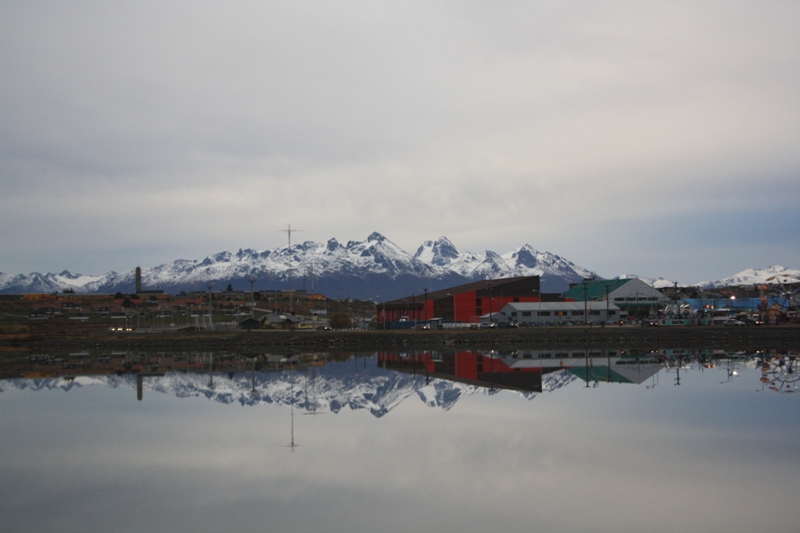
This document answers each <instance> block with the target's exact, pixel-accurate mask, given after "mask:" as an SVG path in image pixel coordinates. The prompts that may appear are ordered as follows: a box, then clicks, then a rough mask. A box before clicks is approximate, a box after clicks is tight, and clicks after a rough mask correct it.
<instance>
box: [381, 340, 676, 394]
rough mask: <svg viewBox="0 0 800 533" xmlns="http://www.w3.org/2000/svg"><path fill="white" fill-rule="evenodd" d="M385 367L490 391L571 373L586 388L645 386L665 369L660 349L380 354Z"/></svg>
mask: <svg viewBox="0 0 800 533" xmlns="http://www.w3.org/2000/svg"><path fill="white" fill-rule="evenodd" d="M378 362H379V364H380V365H381V366H382V367H383V368H388V369H391V370H396V371H400V372H407V373H412V374H424V375H425V376H426V377H433V378H437V379H446V380H449V381H456V382H460V383H465V384H469V385H476V386H479V387H486V388H489V389H507V390H516V391H529V392H543V388H542V382H543V377H544V376H546V375H548V374H552V373H554V372H563V371H567V372H569V373H571V374H573V375H574V376H576V377H578V378H580V379H581V380H583V381H584V382H585V383H586V386H587V387H588V386H590V385H591V386H597V385H598V384H599V383H634V384H641V383H643V382H645V381H646V380H648V379H650V378H654V377H655V376H656V375H657V374H658V372H659V370H661V369H662V368H664V367H665V363H664V358H663V357H662V356H660V355H659V354H658V353H656V352H653V353H646V354H640V353H636V352H626V351H621V350H579V351H576V350H569V351H566V350H561V351H553V350H513V351H505V352H503V351H494V350H489V351H481V352H477V351H467V350H465V351H455V352H414V353H392V352H381V353H379V354H378Z"/></svg>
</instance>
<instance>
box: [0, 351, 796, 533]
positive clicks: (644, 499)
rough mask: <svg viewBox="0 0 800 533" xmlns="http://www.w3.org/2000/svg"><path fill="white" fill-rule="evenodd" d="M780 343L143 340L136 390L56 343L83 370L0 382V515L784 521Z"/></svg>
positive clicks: (25, 527) (226, 522)
mask: <svg viewBox="0 0 800 533" xmlns="http://www.w3.org/2000/svg"><path fill="white" fill-rule="evenodd" d="M796 353H797V352H793V354H795V355H796ZM793 354H792V353H787V352H784V353H783V354H781V353H770V354H768V356H763V357H762V358H761V359H760V360H759V359H758V354H737V357H736V358H735V359H730V358H728V356H726V355H725V354H716V357H714V356H713V354H712V355H709V354H707V353H705V352H695V353H686V354H685V356H684V355H681V356H680V357H678V356H677V355H675V354H674V353H673V354H670V353H666V356H667V357H665V356H664V355H665V353H664V352H662V353H661V354H658V356H656V355H655V354H637V355H636V356H635V357H634V356H633V355H632V354H623V353H609V352H602V351H598V352H597V353H594V354H593V355H594V357H587V356H589V355H590V354H589V353H585V352H581V351H578V352H565V353H560V354H559V353H556V352H552V353H541V352H533V351H525V350H520V351H516V352H507V353H492V352H483V353H470V352H461V353H433V354H431V353H411V354H383V353H381V354H363V355H360V356H354V357H350V358H346V359H343V360H339V361H334V360H331V358H329V357H328V356H327V355H326V354H318V355H317V356H316V361H314V359H313V358H308V359H306V360H305V361H302V362H301V363H300V365H297V366H299V368H298V367H297V366H292V365H291V364H290V363H291V361H287V362H284V363H280V365H281V366H282V367H283V368H282V369H275V368H274V367H276V366H278V363H272V364H268V363H266V362H263V359H262V360H259V362H258V365H259V367H260V368H259V369H258V370H254V369H253V363H252V361H250V360H248V359H243V358H236V357H233V358H231V357H228V358H227V359H223V358H221V357H219V356H217V357H216V358H215V363H214V366H213V367H209V363H210V362H211V361H210V360H209V356H208V355H201V354H194V355H192V354H190V355H189V356H188V357H187V358H186V359H185V360H181V358H177V359H178V360H177V361H173V358H172V356H171V355H169V354H161V355H160V356H151V357H150V358H149V359H148V360H147V361H146V364H147V366H146V368H145V369H144V370H145V371H148V372H155V373H163V374H164V375H163V376H154V377H144V378H142V379H141V384H140V387H139V388H140V390H139V391H138V392H137V378H136V376H135V375H132V374H123V375H119V376H118V375H115V374H108V367H109V366H116V367H117V368H118V369H121V368H122V369H124V361H123V360H121V359H120V360H116V361H115V360H111V361H106V362H104V363H98V362H97V361H96V360H95V361H94V362H92V364H89V363H90V362H91V361H92V359H91V358H90V357H89V358H87V357H76V358H74V359H69V358H65V359H64V362H67V363H69V361H77V362H78V363H79V364H82V368H83V369H81V368H76V369H67V370H68V371H65V370H64V369H63V367H64V364H63V363H64V362H58V363H56V364H52V365H50V366H42V365H37V366H36V367H34V368H30V367H29V368H28V369H27V370H26V372H27V374H28V375H31V376H40V377H30V378H26V379H21V378H20V379H4V380H2V381H0V421H1V422H2V428H3V430H2V433H1V434H0V449H2V454H0V480H1V481H0V516H2V523H3V530H4V531H60V532H63V531H75V532H91V531H136V532H141V531H148V532H150V531H156V532H160V531H200V532H205V531H214V532H216V531H304V532H307V531H325V532H336V531H342V532H353V531H379V532H402V531H435V532H447V531H454V532H455V531H457V532H461V533H463V532H470V531H533V530H536V531H613V532H624V531H636V532H641V531H720V532H732V531H770V532H774V531H785V532H795V531H798V530H800V520H799V519H798V517H797V513H796V512H795V509H796V504H797V487H798V483H799V482H800V459H798V453H797V447H798V443H800V417H799V416H798V412H800V409H798V401H800V400H799V399H798V396H797V395H796V394H791V393H789V392H791V391H794V390H796V383H795V378H796V376H795V374H794V369H793V368H791V367H790V366H789V365H790V364H792V363H793V362H792V361H790V359H789V357H787V356H790V355H793ZM545 356H546V357H545ZM582 356H583V357H582ZM125 361H127V362H129V363H130V364H129V365H128V366H129V367H130V366H131V364H132V365H133V366H136V365H139V364H143V360H141V359H136V358H131V357H128V358H126V359H125ZM104 365H105V366H104ZM120 365H123V366H120ZM67 366H69V364H68V365H67ZM128 370H131V368H129V369H128ZM134 370H135V369H134ZM56 373H59V374H68V375H70V376H75V377H56V376H53V374H56ZM48 374H50V375H51V376H50V377H44V376H47V375H48ZM539 391H541V392H539ZM137 396H140V397H141V399H137Z"/></svg>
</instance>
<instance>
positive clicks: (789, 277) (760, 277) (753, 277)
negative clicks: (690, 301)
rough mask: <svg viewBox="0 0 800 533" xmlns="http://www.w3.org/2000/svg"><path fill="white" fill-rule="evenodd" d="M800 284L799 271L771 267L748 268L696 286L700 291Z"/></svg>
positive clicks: (775, 266)
mask: <svg viewBox="0 0 800 533" xmlns="http://www.w3.org/2000/svg"><path fill="white" fill-rule="evenodd" d="M798 282H800V270H794V269H790V268H786V267H784V266H781V265H772V266H768V267H767V268H748V269H747V270H742V271H741V272H739V273H738V274H734V275H733V276H729V277H727V278H723V279H720V280H717V281H701V282H700V283H697V284H696V286H697V287H700V288H701V289H716V288H719V287H731V286H736V285H768V284H775V283H784V284H785V283H798Z"/></svg>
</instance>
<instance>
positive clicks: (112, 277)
mask: <svg viewBox="0 0 800 533" xmlns="http://www.w3.org/2000/svg"><path fill="white" fill-rule="evenodd" d="M141 270H142V286H143V289H161V290H163V291H165V292H168V293H178V292H181V291H186V292H189V291H195V290H206V289H207V288H208V285H209V283H211V284H212V286H213V288H214V290H224V289H226V288H227V287H228V285H230V286H231V288H232V289H234V290H249V288H250V282H249V279H250V278H251V277H253V279H254V280H255V281H254V288H255V289H256V290H269V289H271V290H288V289H292V290H298V289H305V290H307V291H309V292H317V293H322V294H325V295H326V296H328V297H330V298H359V299H377V300H389V299H394V298H400V297H403V296H406V295H409V294H420V293H422V291H423V287H425V288H427V289H428V290H431V291H434V290H439V289H444V288H447V287H452V286H455V285H460V284H463V283H469V282H471V281H477V280H480V279H490V278H492V279H498V278H508V277H515V276H535V275H538V276H541V286H542V291H544V292H554V293H555V292H562V291H565V290H567V289H568V288H569V284H570V283H575V282H578V281H580V280H582V279H584V278H587V277H590V276H592V275H593V273H592V272H591V271H590V270H588V269H586V268H583V267H581V266H578V265H576V264H575V263H573V262H571V261H569V260H567V259H565V258H563V257H561V256H558V255H555V254H552V253H550V252H541V251H538V250H536V249H534V248H533V247H532V246H530V245H529V244H525V245H524V246H521V247H519V248H517V249H516V250H513V251H511V252H508V253H504V254H498V253H496V252H493V251H491V250H487V251H485V252H483V253H474V252H461V251H459V250H458V249H457V248H456V247H455V246H454V245H453V243H452V242H450V240H449V239H448V238H447V237H439V238H438V239H437V240H435V241H425V242H424V243H422V245H420V246H419V248H418V249H417V251H416V252H415V253H414V254H413V255H412V254H409V253H407V252H405V251H404V250H402V249H401V248H400V247H399V246H397V245H396V244H394V243H393V242H392V241H390V240H389V239H387V238H386V237H384V236H383V235H381V234H380V233H377V232H375V233H372V234H370V235H369V236H368V237H367V239H366V240H364V241H349V242H348V243H346V244H341V243H340V242H338V241H337V240H336V239H330V240H329V241H328V242H327V243H316V242H313V241H306V242H303V243H299V244H294V245H291V246H282V247H278V248H274V249H272V250H255V249H249V248H248V249H244V250H242V249H240V250H239V251H238V252H236V253H232V252H219V253H216V254H214V255H210V256H208V257H206V258H205V259H202V260H189V259H178V260H176V261H173V262H172V263H166V264H163V265H159V266H156V267H153V268H142V269H141ZM776 275H779V276H794V277H797V278H800V271H798V270H789V269H786V268H784V267H781V266H774V267H769V268H768V269H762V270H757V269H751V270H748V271H744V272H742V273H739V274H736V275H734V276H731V278H726V279H725V280H719V281H717V282H702V283H698V284H696V285H697V286H700V287H702V288H711V287H716V286H723V285H731V284H733V283H732V282H733V281H736V282H737V283H736V284H747V283H763V282H765V281H766V280H767V279H768V278H769V277H771V276H776ZM620 277H640V276H632V275H626V276H620ZM641 279H643V280H644V281H646V282H648V283H650V284H651V285H654V286H655V287H660V286H672V285H673V282H672V281H668V280H665V279H649V278H641ZM135 283H136V281H135V268H132V269H131V270H128V271H125V272H120V273H118V272H108V273H106V274H102V275H82V274H72V273H70V272H68V271H66V270H64V271H63V272H60V273H58V274H54V273H47V274H40V273H38V272H33V273H30V274H19V275H10V274H4V273H0V293H52V292H62V291H64V290H72V291H74V292H76V293H111V294H113V293H116V292H122V293H131V292H133V291H134V290H135Z"/></svg>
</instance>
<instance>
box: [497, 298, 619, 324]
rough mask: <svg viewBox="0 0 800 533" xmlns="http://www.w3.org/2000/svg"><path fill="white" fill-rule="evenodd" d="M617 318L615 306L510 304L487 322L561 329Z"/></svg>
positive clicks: (609, 304) (548, 303)
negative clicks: (560, 327) (562, 327)
mask: <svg viewBox="0 0 800 533" xmlns="http://www.w3.org/2000/svg"><path fill="white" fill-rule="evenodd" d="M587 315H588V317H587ZM619 319H620V309H619V307H617V306H616V305H614V304H612V303H610V302H597V301H595V302H589V301H586V302H544V303H543V302H537V303H530V302H511V303H509V304H506V305H505V307H503V308H502V309H501V310H500V312H499V313H495V315H494V317H492V319H491V321H493V322H500V323H502V322H507V323H510V324H519V325H521V326H553V325H559V326H561V325H567V324H605V323H609V322H616V321H618V320H619ZM487 320H490V319H488V318H487Z"/></svg>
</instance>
